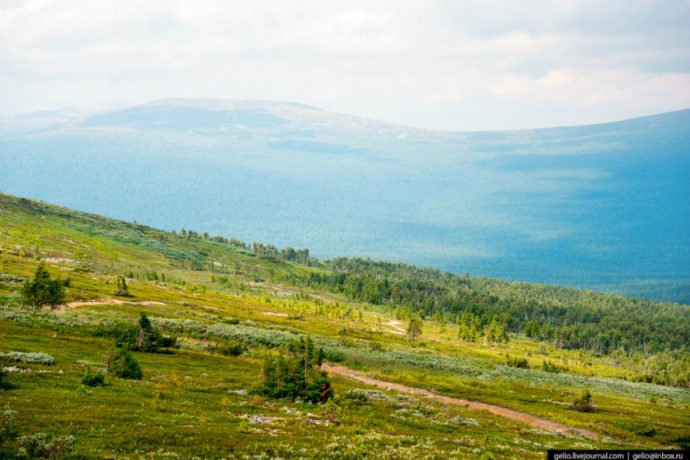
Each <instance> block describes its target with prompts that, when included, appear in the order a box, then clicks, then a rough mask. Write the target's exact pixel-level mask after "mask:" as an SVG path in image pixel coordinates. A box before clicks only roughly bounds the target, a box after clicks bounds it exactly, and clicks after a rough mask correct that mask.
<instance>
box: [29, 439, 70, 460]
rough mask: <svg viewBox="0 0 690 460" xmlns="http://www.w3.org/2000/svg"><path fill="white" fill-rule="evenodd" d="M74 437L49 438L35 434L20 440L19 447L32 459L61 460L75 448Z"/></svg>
mask: <svg viewBox="0 0 690 460" xmlns="http://www.w3.org/2000/svg"><path fill="white" fill-rule="evenodd" d="M75 442H76V439H75V438H74V436H58V437H49V436H48V435H47V434H45V433H34V434H31V435H28V436H22V437H21V438H19V445H20V446H22V448H24V450H25V451H26V453H27V454H28V455H29V456H30V457H38V458H49V459H51V460H54V459H60V458H62V457H64V456H65V455H67V454H68V453H69V452H70V451H71V450H72V447H73V446H74V443H75Z"/></svg>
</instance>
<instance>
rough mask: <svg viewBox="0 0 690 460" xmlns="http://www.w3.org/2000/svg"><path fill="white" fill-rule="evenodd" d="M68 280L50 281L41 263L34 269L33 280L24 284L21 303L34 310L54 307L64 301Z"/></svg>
mask: <svg viewBox="0 0 690 460" xmlns="http://www.w3.org/2000/svg"><path fill="white" fill-rule="evenodd" d="M67 286H69V280H68V279H64V280H63V279H51V277H50V274H49V273H48V270H47V269H46V267H45V264H44V263H43V262H41V263H40V264H38V267H37V268H36V272H35V274H34V277H33V279H31V280H28V281H26V282H25V283H24V287H23V289H22V301H23V302H27V303H29V304H31V306H32V307H33V308H34V309H39V308H41V307H42V306H44V305H50V306H51V307H55V306H57V305H60V304H61V303H63V302H64V300H65V295H66V292H65V287H67Z"/></svg>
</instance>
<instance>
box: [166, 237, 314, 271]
mask: <svg viewBox="0 0 690 460" xmlns="http://www.w3.org/2000/svg"><path fill="white" fill-rule="evenodd" d="M173 234H176V232H173ZM179 235H180V236H181V237H182V238H184V239H186V240H203V241H212V242H214V243H219V244H223V245H226V246H232V247H234V248H236V249H240V250H243V251H246V252H248V253H250V254H253V255H255V256H256V257H259V258H260V259H264V260H268V261H271V262H294V263H298V264H302V265H311V264H315V263H316V262H317V261H316V260H315V259H312V258H311V257H310V255H309V249H306V248H305V249H295V248H292V247H290V246H287V247H285V248H283V249H278V248H277V247H276V246H273V245H272V244H263V243H257V242H254V243H252V244H251V245H249V244H247V243H245V242H244V241H241V240H239V239H237V238H226V237H224V236H218V235H214V236H212V235H209V234H208V233H206V232H203V233H200V232H196V231H194V230H185V229H184V228H183V229H181V230H180V233H179Z"/></svg>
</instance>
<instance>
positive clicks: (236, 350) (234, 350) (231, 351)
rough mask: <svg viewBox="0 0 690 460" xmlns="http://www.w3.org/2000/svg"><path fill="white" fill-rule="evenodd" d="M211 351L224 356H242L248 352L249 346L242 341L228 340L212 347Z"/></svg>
mask: <svg viewBox="0 0 690 460" xmlns="http://www.w3.org/2000/svg"><path fill="white" fill-rule="evenodd" d="M210 351H211V352H212V353H218V354H221V355H223V356H242V354H244V353H246V351H247V347H246V346H245V345H244V344H242V343H240V342H226V343H221V344H218V345H215V346H213V347H211V350H210Z"/></svg>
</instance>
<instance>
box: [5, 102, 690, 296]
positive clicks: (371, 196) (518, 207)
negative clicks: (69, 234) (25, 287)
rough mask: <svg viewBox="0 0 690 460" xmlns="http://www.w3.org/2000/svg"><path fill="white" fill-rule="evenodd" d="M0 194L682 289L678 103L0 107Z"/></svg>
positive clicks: (492, 266) (685, 266)
mask: <svg viewBox="0 0 690 460" xmlns="http://www.w3.org/2000/svg"><path fill="white" fill-rule="evenodd" d="M0 133H1V136H0V161H2V164H3V174H2V177H1V178H0V191H3V192H7V193H12V194H16V195H22V196H27V197H31V198H38V199H43V200H47V201H51V202H57V203H60V204H63V205H66V206H70V207H74V208H79V209H84V210H87V211H91V212H96V213H101V214H107V215H112V216H114V217H118V218H123V219H127V220H137V221H139V222H143V223H147V224H150V225H154V226H158V227H163V228H167V229H178V228H180V227H186V228H193V229H196V230H200V231H208V232H210V233H216V234H224V235H234V236H237V237H239V238H241V239H248V240H250V239H251V238H257V239H259V240H262V241H270V242H274V243H275V244H277V245H292V246H300V247H309V248H310V249H311V250H312V252H313V253H314V254H316V255H318V256H322V257H329V256H334V255H350V256H371V257H374V258H378V259H392V260H397V261H405V262H411V263H416V264H421V265H429V266H434V267H438V268H441V269H445V270H450V271H455V272H460V273H464V272H471V273H473V274H478V275H488V276H493V277H499V278H504V279H509V280H522V281H534V282H545V283H555V284H565V285H570V286H576V287H585V288H599V289H606V290H613V291H617V292H622V293H634V294H635V295H641V296H646V297H651V298H655V299H659V300H671V301H680V302H690V257H689V256H690V200H688V199H687V197H689V196H690V110H682V111H678V112H671V113H666V114H660V115H654V116H646V117H640V118H635V119H631V120H624V121H620V122H615V123H606V124H599V125H587V126H576V127H564V128H545V129H536V130H520V131H495V132H453V131H428V130H422V129H417V128H409V127H404V126H397V125H392V124H387V123H383V122H378V121H375V120H369V119H365V118H358V117H354V116H350V115H341V114H336V113H332V112H327V111H323V110H320V109H317V108H313V107H309V106H306V105H302V104H297V103H287V102H262V101H224V100H189V99H172V100H170V99H167V100H159V101H152V102H149V103H147V104H143V105H139V106H135V107H130V108H124V109H118V110H112V111H107V112H99V113H87V114H83V113H75V112H71V111H57V112H49V113H42V114H34V115H33V116H32V115H27V114H25V115H22V116H18V117H14V118H5V119H2V120H0Z"/></svg>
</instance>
